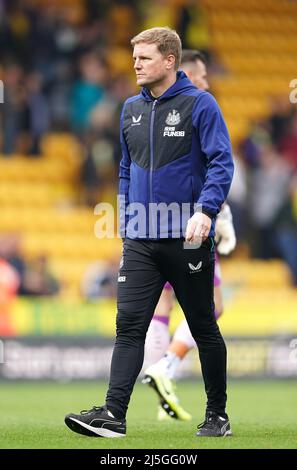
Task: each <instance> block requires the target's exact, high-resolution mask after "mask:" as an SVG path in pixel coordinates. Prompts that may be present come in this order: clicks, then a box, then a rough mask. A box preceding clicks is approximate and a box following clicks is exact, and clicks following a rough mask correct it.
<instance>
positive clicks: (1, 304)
mask: <svg viewBox="0 0 297 470" xmlns="http://www.w3.org/2000/svg"><path fill="white" fill-rule="evenodd" d="M19 283H20V279H19V275H18V272H17V271H16V269H14V267H13V266H11V265H10V264H9V263H8V262H7V261H5V260H4V259H2V258H0V336H13V335H14V333H15V331H14V328H13V323H12V318H11V307H12V304H13V301H14V299H15V297H16V294H17V291H18V287H19Z"/></svg>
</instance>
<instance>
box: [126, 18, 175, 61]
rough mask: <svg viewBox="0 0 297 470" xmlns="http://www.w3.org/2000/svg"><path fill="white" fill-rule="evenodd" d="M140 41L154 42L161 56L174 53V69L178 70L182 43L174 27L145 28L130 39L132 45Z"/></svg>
mask: <svg viewBox="0 0 297 470" xmlns="http://www.w3.org/2000/svg"><path fill="white" fill-rule="evenodd" d="M140 42H146V43H148V44H156V46H157V48H158V51H159V52H161V54H162V55H163V56H167V55H169V54H172V55H174V57H175V65H174V69H175V70H178V68H179V66H180V61H181V55H182V44H181V40H180V37H179V35H178V34H177V32H176V31H175V30H174V29H170V28H168V27H165V28H150V29H146V30H145V31H142V32H141V33H139V34H137V35H136V36H134V38H132V39H131V44H132V46H133V47H134V46H135V44H138V43H140Z"/></svg>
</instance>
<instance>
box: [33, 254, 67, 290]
mask: <svg viewBox="0 0 297 470" xmlns="http://www.w3.org/2000/svg"><path fill="white" fill-rule="evenodd" d="M24 285H25V292H24V294H26V295H36V296H51V295H55V294H57V293H58V292H59V290H60V286H59V283H58V281H57V279H56V278H55V277H54V276H53V274H52V273H51V272H50V270H49V267H48V260H47V257H46V256H39V257H38V258H36V259H35V260H33V261H31V263H29V265H28V268H27V269H26V272H25V276H24Z"/></svg>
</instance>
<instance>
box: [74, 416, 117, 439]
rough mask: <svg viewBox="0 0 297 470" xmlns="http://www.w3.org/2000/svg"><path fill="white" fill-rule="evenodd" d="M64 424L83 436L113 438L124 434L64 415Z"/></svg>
mask: <svg viewBox="0 0 297 470" xmlns="http://www.w3.org/2000/svg"><path fill="white" fill-rule="evenodd" d="M65 424H66V425H67V426H68V427H69V429H71V431H74V432H76V433H78V434H83V435H84V436H89V437H109V438H115V437H125V436H126V434H121V433H119V432H115V431H111V430H110V429H104V428H95V427H93V426H90V425H88V424H86V423H83V422H81V421H79V420H78V419H75V418H69V417H66V418H65Z"/></svg>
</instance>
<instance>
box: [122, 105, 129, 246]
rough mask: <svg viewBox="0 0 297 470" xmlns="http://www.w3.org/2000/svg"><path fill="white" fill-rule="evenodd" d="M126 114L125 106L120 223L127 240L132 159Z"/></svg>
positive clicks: (123, 236)
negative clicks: (126, 131)
mask: <svg viewBox="0 0 297 470" xmlns="http://www.w3.org/2000/svg"><path fill="white" fill-rule="evenodd" d="M124 112H125V104H124V106H123V110H122V113H121V123H120V142H121V151H122V158H121V161H120V171H119V178H120V181H119V211H120V214H119V221H120V236H121V237H122V238H125V236H126V226H127V223H128V214H127V207H128V205H129V186H130V164H131V158H130V155H129V151H128V147H127V143H126V140H125V136H124V131H123V122H124Z"/></svg>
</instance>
